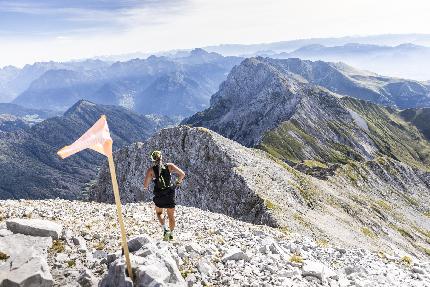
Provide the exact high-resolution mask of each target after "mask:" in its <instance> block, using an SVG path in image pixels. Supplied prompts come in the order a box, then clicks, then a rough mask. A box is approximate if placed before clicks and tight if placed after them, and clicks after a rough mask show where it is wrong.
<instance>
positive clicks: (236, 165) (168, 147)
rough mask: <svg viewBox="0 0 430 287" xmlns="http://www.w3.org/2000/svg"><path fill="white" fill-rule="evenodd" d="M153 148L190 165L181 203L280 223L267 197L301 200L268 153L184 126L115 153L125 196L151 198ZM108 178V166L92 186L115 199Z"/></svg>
mask: <svg viewBox="0 0 430 287" xmlns="http://www.w3.org/2000/svg"><path fill="white" fill-rule="evenodd" d="M152 150H161V151H162V152H163V153H164V157H165V159H166V160H168V161H171V162H174V163H177V164H178V165H179V166H180V167H181V168H183V169H184V170H185V171H186V173H187V179H186V181H185V182H184V184H183V186H182V187H181V189H180V190H178V194H177V202H178V203H179V204H186V205H191V206H196V207H199V208H202V209H204V210H210V211H214V212H221V213H224V214H227V215H230V216H234V217H236V218H239V219H242V220H245V221H249V222H254V223H260V224H261V223H264V224H268V225H275V226H276V225H278V223H277V222H276V220H275V219H274V218H273V217H272V215H271V212H270V210H269V209H268V208H267V207H266V206H265V204H266V203H265V199H266V198H269V197H270V196H277V198H278V199H279V200H280V201H282V202H284V203H285V204H286V205H293V204H294V202H296V201H297V200H300V195H299V194H298V193H297V191H295V189H294V188H293V187H291V186H290V185H289V184H288V180H290V179H291V178H292V177H291V175H289V174H288V172H287V171H286V170H285V169H283V168H282V166H280V165H279V164H276V163H273V162H270V161H269V160H268V159H267V157H266V155H264V154H262V153H260V152H258V151H253V150H250V149H246V148H243V147H242V146H240V145H239V144H237V143H235V142H233V141H230V140H227V139H225V138H223V137H221V136H219V135H217V134H216V133H214V132H211V131H209V130H206V129H201V128H189V127H187V126H180V127H175V128H170V129H163V130H162V131H161V132H160V133H159V134H157V135H156V136H154V137H152V138H151V139H150V140H149V141H148V142H145V143H137V144H133V145H131V146H130V147H128V148H126V149H123V150H121V151H120V152H119V153H117V154H116V155H115V161H116V163H117V173H118V180H119V185H120V188H121V190H122V195H121V198H122V199H123V200H124V201H127V202H131V201H139V200H142V199H143V200H150V199H151V198H152V193H150V192H145V191H144V190H143V185H142V180H143V179H144V176H145V173H146V169H147V168H149V167H150V166H151V162H150V159H149V154H150V153H151V151H152ZM110 180H111V179H110V175H109V172H108V170H106V168H104V169H103V170H102V171H101V173H100V178H99V182H98V184H97V185H95V186H94V189H93V190H92V192H91V196H92V199H94V200H97V201H108V202H113V194H112V191H111V181H110ZM269 183H270V187H269V186H268V184H269Z"/></svg>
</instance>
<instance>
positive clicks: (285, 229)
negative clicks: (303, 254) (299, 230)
mask: <svg viewBox="0 0 430 287" xmlns="http://www.w3.org/2000/svg"><path fill="white" fill-rule="evenodd" d="M279 231H281V232H282V233H284V234H285V235H288V234H290V229H289V228H288V226H282V227H279Z"/></svg>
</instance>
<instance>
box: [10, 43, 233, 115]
mask: <svg viewBox="0 0 430 287" xmlns="http://www.w3.org/2000/svg"><path fill="white" fill-rule="evenodd" d="M240 60H241V59H240V58H237V57H223V56H221V55H219V54H216V53H207V52H206V51H204V50H201V49H195V50H193V51H191V52H190V53H188V54H187V55H186V56H182V57H175V58H167V57H155V56H151V57H149V58H147V59H145V60H141V59H134V60H130V61H127V62H117V63H114V64H112V65H110V66H108V67H104V68H100V69H86V70H70V69H56V70H49V71H47V72H45V73H44V74H43V75H41V76H40V77H39V78H37V79H36V80H34V81H33V82H32V83H31V85H30V86H29V88H28V89H27V90H26V91H24V92H23V93H22V94H20V95H19V96H18V97H17V98H16V99H15V100H14V103H17V104H21V105H24V106H26V107H31V108H49V109H53V110H65V109H66V107H68V106H70V105H71V104H72V103H74V102H76V101H77V100H78V99H81V98H83V99H87V100H90V101H93V102H95V103H99V104H110V105H120V106H123V107H126V108H128V109H130V110H133V111H135V112H138V113H141V114H147V113H156V114H165V115H167V116H169V117H172V118H183V117H184V116H189V115H191V114H193V113H195V112H197V111H199V110H202V109H203V108H205V107H207V106H208V104H209V99H210V96H211V95H212V94H213V93H214V92H215V91H216V90H217V89H218V85H219V84H220V83H221V82H222V81H223V80H224V79H225V77H226V76H227V74H228V72H229V71H230V69H231V68H232V67H233V66H234V65H235V64H237V63H239V62H240Z"/></svg>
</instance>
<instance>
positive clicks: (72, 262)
mask: <svg viewBox="0 0 430 287" xmlns="http://www.w3.org/2000/svg"><path fill="white" fill-rule="evenodd" d="M67 266H68V267H69V268H73V267H75V266H76V261H75V260H74V259H72V260H69V261H67Z"/></svg>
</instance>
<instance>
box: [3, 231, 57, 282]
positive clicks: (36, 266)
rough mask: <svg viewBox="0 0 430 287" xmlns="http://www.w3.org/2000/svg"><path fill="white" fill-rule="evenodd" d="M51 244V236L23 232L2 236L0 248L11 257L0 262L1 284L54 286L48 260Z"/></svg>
mask: <svg viewBox="0 0 430 287" xmlns="http://www.w3.org/2000/svg"><path fill="white" fill-rule="evenodd" d="M51 245H52V239H51V238H50V237H33V236H25V235H22V234H13V235H10V236H6V237H2V238H1V239H0V250H2V252H4V253H6V254H8V255H9V256H10V257H9V258H8V259H7V260H6V262H4V263H3V264H0V286H2V287H6V286H11V287H15V286H20V287H21V286H22V287H26V286H42V287H50V286H52V285H53V279H52V275H51V273H50V270H49V266H48V264H47V262H46V257H47V249H48V248H49V247H50V246H51Z"/></svg>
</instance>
